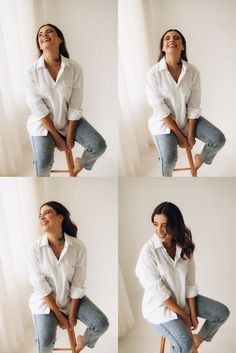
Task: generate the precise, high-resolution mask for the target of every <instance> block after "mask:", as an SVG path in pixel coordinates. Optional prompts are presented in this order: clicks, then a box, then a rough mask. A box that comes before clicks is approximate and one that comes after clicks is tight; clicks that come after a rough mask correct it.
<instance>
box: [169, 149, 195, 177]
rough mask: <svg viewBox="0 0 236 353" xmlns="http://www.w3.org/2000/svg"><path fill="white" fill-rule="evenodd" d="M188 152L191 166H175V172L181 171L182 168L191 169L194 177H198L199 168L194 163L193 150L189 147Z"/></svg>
mask: <svg viewBox="0 0 236 353" xmlns="http://www.w3.org/2000/svg"><path fill="white" fill-rule="evenodd" d="M185 150H186V153H187V158H188V162H189V167H185V168H175V169H174V171H175V172H179V171H182V170H190V171H191V174H192V176H193V177H197V170H196V168H195V165H194V163H193V156H192V151H191V150H190V148H189V147H186V148H185Z"/></svg>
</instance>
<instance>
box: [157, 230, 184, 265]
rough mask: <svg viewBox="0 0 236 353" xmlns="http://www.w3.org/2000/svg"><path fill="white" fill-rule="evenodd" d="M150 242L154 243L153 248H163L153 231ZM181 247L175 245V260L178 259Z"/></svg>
mask: <svg viewBox="0 0 236 353" xmlns="http://www.w3.org/2000/svg"><path fill="white" fill-rule="evenodd" d="M152 242H153V245H154V248H155V249H160V248H163V249H165V248H164V245H163V244H162V242H161V241H160V239H159V238H158V236H157V235H156V234H155V233H154V234H153V236H152ZM181 251H182V249H181V247H179V246H178V245H177V246H176V254H175V260H178V259H179V258H180V255H181Z"/></svg>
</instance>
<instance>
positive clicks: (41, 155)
mask: <svg viewBox="0 0 236 353" xmlns="http://www.w3.org/2000/svg"><path fill="white" fill-rule="evenodd" d="M55 146H56V144H55V140H54V138H53V137H52V135H51V134H50V133H48V134H47V136H32V147H33V154H34V165H35V171H36V175H37V176H39V177H49V176H50V171H51V169H52V165H53V162H54V149H55Z"/></svg>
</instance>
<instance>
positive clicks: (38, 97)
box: [25, 55, 83, 136]
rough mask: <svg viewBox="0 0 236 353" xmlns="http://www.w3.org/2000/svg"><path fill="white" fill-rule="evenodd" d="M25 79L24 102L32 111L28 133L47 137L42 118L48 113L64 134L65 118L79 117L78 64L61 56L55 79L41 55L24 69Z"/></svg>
mask: <svg viewBox="0 0 236 353" xmlns="http://www.w3.org/2000/svg"><path fill="white" fill-rule="evenodd" d="M25 81H26V92H27V98H26V102H27V105H28V107H29V108H30V110H31V115H30V117H29V118H28V123H27V128H28V131H29V134H30V135H31V136H46V135H47V134H48V130H47V129H46V128H45V127H44V126H43V124H42V123H41V119H42V118H43V117H45V116H47V115H48V114H49V116H50V119H51V120H52V121H53V124H54V126H55V128H56V130H57V131H58V132H59V133H61V134H62V135H64V136H66V134H67V123H68V120H79V119H80V118H81V116H82V108H81V105H82V99H83V73H82V69H81V67H80V66H79V64H77V63H76V62H74V61H72V60H71V59H67V58H65V57H64V56H62V55H61V68H60V71H59V73H58V75H57V79H56V81H54V80H53V78H52V77H51V75H50V73H49V71H48V70H47V68H46V66H45V62H44V59H43V56H41V57H40V58H39V59H38V60H37V61H35V62H34V63H33V64H32V65H30V66H29V67H28V68H27V70H26V74H25Z"/></svg>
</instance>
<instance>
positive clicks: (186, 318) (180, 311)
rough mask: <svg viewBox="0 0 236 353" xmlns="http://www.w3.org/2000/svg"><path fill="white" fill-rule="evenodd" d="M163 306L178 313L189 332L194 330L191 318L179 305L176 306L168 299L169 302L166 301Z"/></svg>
mask: <svg viewBox="0 0 236 353" xmlns="http://www.w3.org/2000/svg"><path fill="white" fill-rule="evenodd" d="M163 304H164V305H165V306H166V307H167V308H168V309H170V310H171V311H173V312H174V313H176V314H177V315H178V316H179V317H180V318H181V319H182V320H183V322H184V324H185V325H186V327H187V328H188V329H189V330H191V328H193V324H192V321H191V318H190V316H189V315H187V314H186V313H185V311H184V310H183V309H182V308H181V307H180V306H179V305H178V304H176V303H175V301H174V300H173V299H172V298H168V299H167V300H164V301H163Z"/></svg>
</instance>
